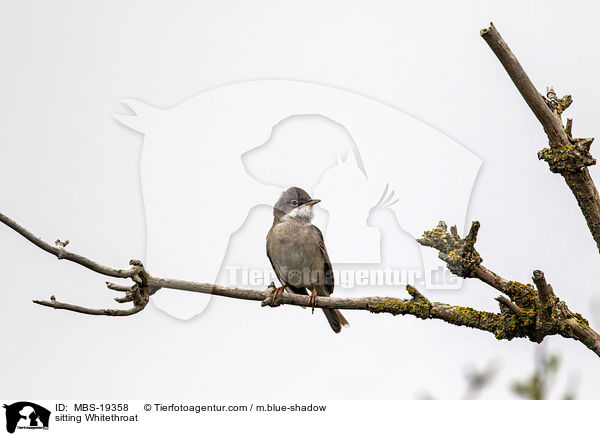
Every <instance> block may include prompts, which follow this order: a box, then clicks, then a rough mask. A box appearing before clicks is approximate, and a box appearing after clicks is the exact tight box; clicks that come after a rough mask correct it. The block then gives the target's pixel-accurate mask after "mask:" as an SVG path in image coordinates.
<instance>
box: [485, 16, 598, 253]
mask: <svg viewBox="0 0 600 436" xmlns="http://www.w3.org/2000/svg"><path fill="white" fill-rule="evenodd" d="M481 36H482V37H483V39H484V40H485V42H487V43H488V45H489V46H490V48H491V49H492V51H493V52H494V54H495V55H496V56H497V57H498V59H499V60H500V63H501V64H502V66H503V67H504V69H505V70H506V72H507V73H508V75H509V77H510V78H511V79H512V81H513V83H514V84H515V86H516V87H517V89H518V90H519V92H520V93H521V95H522V96H523V99H524V100H525V102H526V103H527V104H528V105H529V107H530V108H531V110H532V111H533V113H534V114H535V116H536V117H537V119H538V121H539V122H540V124H541V125H542V127H543V128H544V131H545V132H546V135H547V136H548V142H549V145H550V147H549V148H544V149H543V150H540V151H539V152H538V158H539V159H541V160H544V161H546V162H547V163H548V165H549V167H550V171H552V172H554V173H558V174H560V175H562V176H563V178H564V179H565V182H566V183H567V185H568V186H569V189H571V192H572V193H573V195H574V196H575V198H576V200H577V204H578V205H579V208H580V209H581V212H582V213H583V216H584V217H585V220H586V221H587V225H588V228H589V229H590V232H591V233H592V237H593V238H594V241H596V246H597V247H598V250H599V251H600V196H599V195H598V190H597V189H596V185H595V184H594V181H593V180H592V178H591V176H590V173H589V171H588V169H587V167H588V166H590V165H595V164H596V160H595V159H594V158H593V157H592V155H591V154H590V146H591V144H592V141H593V140H594V139H593V138H576V139H574V138H573V137H572V136H571V135H572V133H571V132H572V128H573V120H572V119H568V120H567V125H566V126H565V127H563V123H562V119H561V115H562V113H563V112H564V110H565V109H567V108H568V107H569V105H570V104H571V103H572V101H573V99H572V98H571V96H570V95H565V96H564V97H562V98H558V97H557V95H556V92H554V89H553V88H552V87H548V89H547V91H546V95H545V96H543V95H541V94H540V93H539V92H538V91H537V90H536V88H535V86H534V85H533V83H532V82H531V80H530V79H529V77H528V76H527V73H525V70H523V67H522V66H521V64H520V63H519V61H518V60H517V58H516V57H515V55H514V54H513V52H512V51H511V50H510V48H509V47H508V44H506V42H505V41H504V39H503V38H502V36H501V35H500V32H498V30H497V29H496V28H495V27H494V24H493V23H490V27H488V28H487V29H482V30H481Z"/></svg>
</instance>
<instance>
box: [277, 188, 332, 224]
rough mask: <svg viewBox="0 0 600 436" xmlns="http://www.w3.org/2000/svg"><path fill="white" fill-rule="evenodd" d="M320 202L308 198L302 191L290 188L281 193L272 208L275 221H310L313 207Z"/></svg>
mask: <svg viewBox="0 0 600 436" xmlns="http://www.w3.org/2000/svg"><path fill="white" fill-rule="evenodd" d="M319 201H321V200H317V199H314V198H310V195H308V194H307V192H306V191H305V190H303V189H300V188H296V187H291V188H288V189H286V190H285V191H283V193H282V194H281V197H279V200H277V203H275V206H274V207H273V216H274V217H275V221H284V220H287V219H290V218H301V219H305V220H307V221H310V220H311V219H312V216H313V210H312V208H313V206H314V205H315V204H317V203H318V202H319Z"/></svg>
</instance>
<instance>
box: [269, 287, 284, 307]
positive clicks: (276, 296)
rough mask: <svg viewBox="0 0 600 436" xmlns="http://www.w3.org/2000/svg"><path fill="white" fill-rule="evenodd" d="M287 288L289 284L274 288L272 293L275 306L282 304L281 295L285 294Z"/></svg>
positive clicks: (272, 302)
mask: <svg viewBox="0 0 600 436" xmlns="http://www.w3.org/2000/svg"><path fill="white" fill-rule="evenodd" d="M285 288H287V285H283V286H280V287H278V288H275V289H273V292H272V293H271V304H273V306H279V305H280V304H281V296H282V295H283V291H284V290H285Z"/></svg>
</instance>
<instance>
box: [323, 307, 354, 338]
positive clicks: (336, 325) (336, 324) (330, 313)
mask: <svg viewBox="0 0 600 436" xmlns="http://www.w3.org/2000/svg"><path fill="white" fill-rule="evenodd" d="M323 313H324V314H325V316H326V317H327V321H329V325H330V326H331V328H332V329H333V331H334V332H336V333H339V332H340V331H341V330H342V326H348V325H350V324H348V321H346V318H344V315H342V312H340V311H339V310H337V309H323Z"/></svg>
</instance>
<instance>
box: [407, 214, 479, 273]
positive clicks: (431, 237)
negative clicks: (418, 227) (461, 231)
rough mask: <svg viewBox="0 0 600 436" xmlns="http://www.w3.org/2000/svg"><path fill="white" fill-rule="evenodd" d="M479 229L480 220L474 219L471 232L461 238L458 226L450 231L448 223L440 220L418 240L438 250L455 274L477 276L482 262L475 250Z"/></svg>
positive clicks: (440, 256) (441, 257)
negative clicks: (477, 270)
mask: <svg viewBox="0 0 600 436" xmlns="http://www.w3.org/2000/svg"><path fill="white" fill-rule="evenodd" d="M478 231H479V222H478V221H473V223H472V225H471V229H470V230H469V234H468V235H467V236H466V237H465V238H461V237H460V236H459V235H458V232H457V230H456V226H452V227H451V228H450V231H448V227H447V226H446V223H445V222H444V221H440V222H439V224H438V225H437V226H436V227H435V228H433V229H431V230H427V231H425V232H424V233H423V237H422V238H420V239H417V242H418V243H419V244H421V245H424V246H426V247H432V248H435V249H436V250H438V251H439V254H438V256H439V258H440V259H442V260H443V261H444V262H446V265H447V266H448V269H449V270H450V272H452V273H453V274H455V275H457V276H459V277H463V278H468V277H475V274H474V272H475V270H476V268H477V267H478V266H479V265H480V264H481V262H482V259H481V256H480V255H479V253H478V252H477V250H475V242H476V241H477V232H478Z"/></svg>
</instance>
